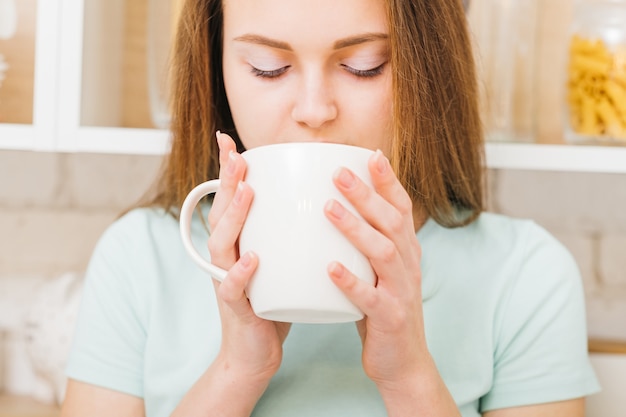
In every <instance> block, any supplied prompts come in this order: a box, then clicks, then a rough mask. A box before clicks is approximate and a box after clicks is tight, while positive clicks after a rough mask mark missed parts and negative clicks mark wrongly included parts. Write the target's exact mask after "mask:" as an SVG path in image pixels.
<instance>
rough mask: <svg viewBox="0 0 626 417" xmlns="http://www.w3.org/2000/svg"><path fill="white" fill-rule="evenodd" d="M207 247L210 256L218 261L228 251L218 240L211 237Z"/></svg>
mask: <svg viewBox="0 0 626 417" xmlns="http://www.w3.org/2000/svg"><path fill="white" fill-rule="evenodd" d="M207 247H208V249H209V254H211V258H212V259H214V260H217V259H219V258H221V257H223V256H224V254H225V253H226V250H225V248H224V246H223V245H222V244H220V243H219V240H218V239H215V238H214V237H213V236H210V237H209V240H208V242H207Z"/></svg>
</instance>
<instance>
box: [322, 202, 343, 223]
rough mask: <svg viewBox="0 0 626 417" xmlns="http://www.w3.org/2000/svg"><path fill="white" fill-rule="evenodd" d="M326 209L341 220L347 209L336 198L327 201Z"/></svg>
mask: <svg viewBox="0 0 626 417" xmlns="http://www.w3.org/2000/svg"><path fill="white" fill-rule="evenodd" d="M326 210H327V211H328V212H329V213H330V214H331V215H332V216H333V217H334V218H336V219H337V220H341V219H342V218H343V217H344V216H345V215H346V209H345V208H344V207H343V206H342V205H341V204H339V203H338V202H337V201H335V200H330V201H329V202H328V203H326Z"/></svg>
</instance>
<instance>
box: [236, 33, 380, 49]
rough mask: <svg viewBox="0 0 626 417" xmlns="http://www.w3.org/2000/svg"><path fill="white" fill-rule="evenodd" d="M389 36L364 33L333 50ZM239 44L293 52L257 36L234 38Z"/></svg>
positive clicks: (284, 45)
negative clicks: (244, 43)
mask: <svg viewBox="0 0 626 417" xmlns="http://www.w3.org/2000/svg"><path fill="white" fill-rule="evenodd" d="M387 39H389V36H388V35H387V34H386V33H363V34H360V35H355V36H350V37H347V38H344V39H339V40H338V41H336V42H335V43H334V44H333V49H335V50H337V49H342V48H347V47H350V46H355V45H360V44H363V43H367V42H374V41H378V40H387ZM234 40H235V41H238V42H247V43H253V44H256V45H263V46H269V47H271V48H276V49H282V50H285V51H293V48H292V47H291V45H289V44H288V43H287V42H283V41H279V40H276V39H271V38H268V37H265V36H261V35H256V34H245V35H241V36H237V37H236V38H234Z"/></svg>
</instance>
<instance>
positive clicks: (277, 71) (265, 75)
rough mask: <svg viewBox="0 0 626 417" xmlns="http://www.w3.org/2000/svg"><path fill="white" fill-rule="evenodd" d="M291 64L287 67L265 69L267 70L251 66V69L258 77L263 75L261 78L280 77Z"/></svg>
mask: <svg viewBox="0 0 626 417" xmlns="http://www.w3.org/2000/svg"><path fill="white" fill-rule="evenodd" d="M289 67H290V66H289V65H288V66H286V67H282V68H278V69H275V70H270V71H265V70H261V69H258V68H255V67H251V71H252V74H254V75H256V76H257V77H261V78H270V79H271V78H278V77H280V76H281V75H283V74H284V73H285V72H287V70H288V69H289Z"/></svg>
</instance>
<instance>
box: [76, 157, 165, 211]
mask: <svg viewBox="0 0 626 417" xmlns="http://www.w3.org/2000/svg"><path fill="white" fill-rule="evenodd" d="M66 157H67V177H66V178H65V180H66V181H67V187H68V188H69V190H70V191H69V192H70V195H71V201H72V205H73V206H74V207H84V208H115V209H124V208H127V207H128V206H129V205H131V204H133V203H135V202H136V200H137V199H138V198H139V197H141V196H142V195H143V194H144V193H145V192H146V190H147V189H148V187H149V186H150V185H151V184H152V183H153V181H154V180H155V179H156V176H157V173H158V170H159V168H160V165H161V157H158V156H143V155H105V154H77V155H67V156H66Z"/></svg>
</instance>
